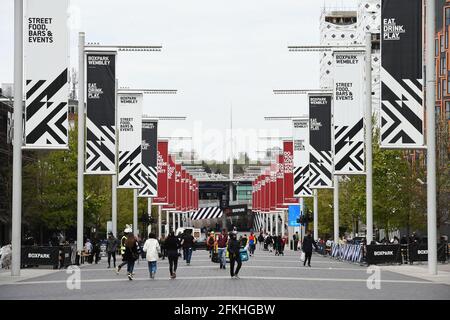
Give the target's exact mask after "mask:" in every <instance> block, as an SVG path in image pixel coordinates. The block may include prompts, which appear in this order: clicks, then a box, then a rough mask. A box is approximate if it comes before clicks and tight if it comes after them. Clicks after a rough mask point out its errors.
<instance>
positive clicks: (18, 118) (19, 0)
mask: <svg viewBox="0 0 450 320" xmlns="http://www.w3.org/2000/svg"><path fill="white" fill-rule="evenodd" d="M22 45H23V0H15V1H14V141H13V188H12V239H11V240H12V241H11V245H12V248H13V254H12V261H11V275H12V276H20V255H21V250H20V248H21V247H22V244H21V240H22V234H21V231H22V140H23V127H22V116H23V107H22V99H23V62H22V59H23V47H22Z"/></svg>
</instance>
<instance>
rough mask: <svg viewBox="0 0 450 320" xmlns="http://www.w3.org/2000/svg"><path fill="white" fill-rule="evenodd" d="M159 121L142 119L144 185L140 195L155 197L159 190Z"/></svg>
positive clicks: (142, 178) (142, 179)
mask: <svg viewBox="0 0 450 320" xmlns="http://www.w3.org/2000/svg"><path fill="white" fill-rule="evenodd" d="M157 150H158V122H157V121H156V120H143V121H142V166H141V181H142V184H143V187H142V189H141V190H139V195H138V196H139V197H142V198H153V197H156V195H157V192H158V176H157V158H158V157H157V153H158V151H157Z"/></svg>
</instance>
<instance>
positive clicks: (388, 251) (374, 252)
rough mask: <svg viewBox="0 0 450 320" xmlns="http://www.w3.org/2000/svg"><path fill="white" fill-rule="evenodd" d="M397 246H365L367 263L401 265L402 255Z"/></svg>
mask: <svg viewBox="0 0 450 320" xmlns="http://www.w3.org/2000/svg"><path fill="white" fill-rule="evenodd" d="M400 248H401V247H400V245H399V244H387V245H368V246H367V255H366V259H367V263H368V264H369V265H371V264H384V263H400V264H401V263H402V255H401V250H400Z"/></svg>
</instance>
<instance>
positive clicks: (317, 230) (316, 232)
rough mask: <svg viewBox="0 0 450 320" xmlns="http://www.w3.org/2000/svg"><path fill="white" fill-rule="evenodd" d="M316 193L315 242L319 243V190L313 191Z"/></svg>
mask: <svg viewBox="0 0 450 320" xmlns="http://www.w3.org/2000/svg"><path fill="white" fill-rule="evenodd" d="M313 192H314V217H313V220H314V221H313V223H314V240H315V241H317V240H318V239H319V222H318V220H319V196H318V192H317V189H314V190H313Z"/></svg>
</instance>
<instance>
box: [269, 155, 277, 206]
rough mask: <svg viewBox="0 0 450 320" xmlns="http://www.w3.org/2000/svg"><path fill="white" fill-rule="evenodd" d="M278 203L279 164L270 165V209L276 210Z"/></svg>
mask: <svg viewBox="0 0 450 320" xmlns="http://www.w3.org/2000/svg"><path fill="white" fill-rule="evenodd" d="M276 205H277V165H276V163H272V164H271V165H270V211H275V210H276Z"/></svg>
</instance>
